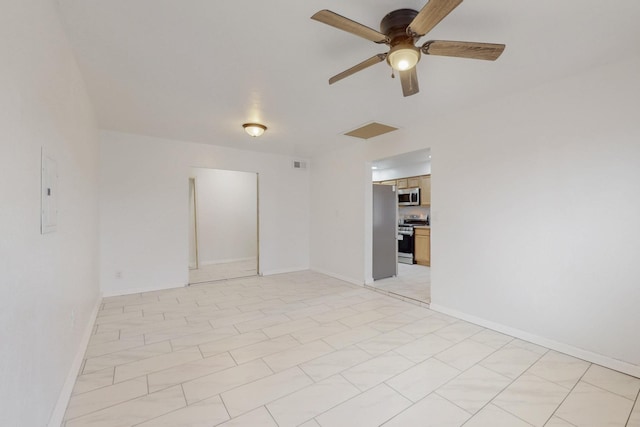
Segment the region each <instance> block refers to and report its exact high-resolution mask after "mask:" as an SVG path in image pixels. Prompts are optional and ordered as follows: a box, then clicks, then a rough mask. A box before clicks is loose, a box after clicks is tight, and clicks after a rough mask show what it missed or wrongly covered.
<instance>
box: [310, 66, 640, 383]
mask: <svg viewBox="0 0 640 427" xmlns="http://www.w3.org/2000/svg"><path fill="white" fill-rule="evenodd" d="M638 70H640V58H639V57H637V56H635V57H631V58H629V59H627V60H625V61H620V62H616V63H612V64H610V65H608V66H605V67H600V68H597V69H591V70H588V71H585V72H584V73H582V74H579V75H573V76H568V77H567V78H565V79H562V80H558V81H554V82H549V83H547V84H545V85H542V86H539V87H536V88H533V89H530V90H527V91H523V92H521V93H518V94H514V95H512V96H509V97H506V98H502V99H499V100H494V101H493V102H491V103H487V104H485V105H482V106H481V107H479V108H474V109H469V110H467V111H459V112H457V113H456V116H455V117H451V118H450V119H447V118H439V119H438V120H433V121H432V122H426V123H424V124H423V126H424V129H421V128H420V127H416V128H415V129H412V130H400V131H398V132H394V133H393V135H392V134H389V135H384V136H381V137H380V138H376V139H373V140H369V141H367V142H366V144H362V145H360V151H357V150H354V149H353V148H351V147H349V148H346V149H344V150H343V151H342V152H343V153H344V161H342V162H339V161H338V162H335V164H334V167H330V165H331V164H332V163H331V162H334V161H335V158H340V157H341V156H340V153H333V154H332V155H331V156H319V157H318V158H317V159H315V158H314V170H313V171H312V174H313V176H312V182H321V181H322V180H323V179H324V178H327V179H331V180H332V181H334V182H341V183H345V182H346V183H348V186H349V187H348V188H349V191H350V192H351V193H355V192H356V191H357V187H359V188H360V191H363V190H364V191H365V192H366V188H367V187H368V186H369V184H370V179H369V180H367V179H366V178H364V177H362V176H361V175H360V173H359V172H357V170H358V167H357V165H368V166H369V167H370V165H371V163H370V162H371V160H374V159H380V158H384V157H388V156H392V155H396V154H399V153H402V152H409V151H414V150H418V149H421V148H427V147H431V149H432V154H433V159H434V160H433V175H432V202H433V207H432V215H431V219H432V224H433V227H434V228H433V230H432V236H431V242H432V260H433V265H434V266H433V268H432V284H431V292H432V301H433V307H434V308H436V309H438V310H442V311H445V312H448V313H451V314H455V315H458V316H460V317H463V318H466V319H468V320H472V321H475V322H477V323H480V324H483V325H486V326H491V327H493V328H495V329H498V330H501V331H504V332H507V333H510V334H514V335H518V336H520V337H523V338H525V339H529V340H532V341H534V342H538V343H541V344H543V345H547V346H551V347H554V348H556V349H559V350H562V351H566V352H568V353H570V354H574V355H577V356H579V357H583V358H586V359H588V360H591V361H595V362H597V363H601V364H604V365H606V366H611V367H614V368H615V369H619V370H622V371H625V372H628V373H631V374H633V375H636V376H640V340H638V339H637V330H636V329H637V328H636V325H638V324H640V310H638V309H637V302H638V301H640V287H638V285H637V284H638V280H639V278H640V263H638V262H637V259H636V258H637V254H638V253H640V222H639V221H638V220H637V219H638V218H639V217H640V192H638V191H637V183H638V182H640V168H639V167H638V164H640V144H639V143H638V141H640V124H638V120H637V112H638V111H640V78H639V77H638V76H639V75H640V74H639V73H638ZM460 123H464V124H465V126H460V125H459V124H460ZM424 135H428V137H429V142H428V143H427V142H426V141H424V139H423V138H424ZM329 175H331V177H329ZM357 180H359V181H360V182H359V183H357V182H355V181H357ZM365 194H366V193H365ZM345 199H346V197H343V198H335V197H333V196H332V195H329V194H326V193H321V192H319V193H314V204H315V205H323V204H326V206H324V208H323V209H324V210H323V212H325V213H326V214H328V213H330V212H332V211H333V210H340V209H342V207H341V204H343V203H345V202H346V200H345ZM362 206H364V209H362ZM370 206H371V204H370V202H369V201H368V200H366V201H365V203H364V204H363V203H361V202H355V203H352V204H351V209H352V210H354V211H359V212H360V214H361V216H360V218H361V220H362V221H363V222H365V221H367V220H369V219H370ZM352 215H353V216H355V217H357V216H358V215H359V214H357V213H350V217H351V216H352ZM340 220H341V218H337V217H332V218H329V217H325V218H320V217H319V216H316V215H312V223H311V224H312V228H316V227H322V229H323V232H324V233H326V234H325V235H324V236H323V240H324V241H331V240H337V239H341V242H342V244H341V246H339V247H340V253H339V254H335V247H334V248H331V250H333V251H334V253H333V254H331V255H329V254H327V252H328V251H329V250H330V245H325V244H323V242H318V241H316V240H315V239H312V250H311V254H312V259H311V262H312V265H314V264H315V263H317V262H318V261H317V260H318V259H321V260H324V259H323V258H326V257H328V256H331V257H332V260H333V262H332V263H331V264H329V263H327V264H326V265H327V268H326V271H328V272H334V273H337V274H338V275H339V274H342V273H343V272H344V271H345V270H346V269H347V268H350V269H351V271H353V273H352V274H353V275H354V277H353V279H354V281H363V280H366V273H365V274H362V275H360V276H356V274H357V271H358V268H357V267H354V266H351V265H350V264H351V263H353V262H354V260H355V261H357V260H358V259H359V256H358V255H357V254H356V252H358V251H357V249H358V247H360V248H362V249H360V250H361V252H362V253H364V255H363V256H364V257H365V259H366V258H367V257H370V251H371V248H370V244H369V243H368V242H367V240H366V239H365V238H364V236H363V233H362V231H361V230H359V229H357V228H354V229H353V230H350V229H347V228H345V227H342V226H340V224H339V222H340ZM356 221H357V219H355V218H354V219H351V222H352V223H354V224H355V222H356ZM365 234H366V233H365ZM340 255H349V257H346V256H345V257H343V258H342V260H340ZM363 265H364V263H363ZM365 269H366V268H365Z"/></svg>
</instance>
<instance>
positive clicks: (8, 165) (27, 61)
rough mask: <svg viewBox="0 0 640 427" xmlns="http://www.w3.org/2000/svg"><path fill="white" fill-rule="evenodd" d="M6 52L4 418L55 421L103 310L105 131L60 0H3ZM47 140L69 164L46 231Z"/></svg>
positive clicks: (2, 82)
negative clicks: (61, 16)
mask: <svg viewBox="0 0 640 427" xmlns="http://www.w3.org/2000/svg"><path fill="white" fill-rule="evenodd" d="M0 52H2V66H0V128H1V129H2V142H1V143H0V195H1V196H0V197H1V199H0V200H1V201H0V236H1V238H0V283H1V284H2V285H1V286H0V325H1V327H0V343H1V345H2V350H1V351H0V378H1V379H2V380H1V381H0V425H2V426H45V425H47V423H48V421H49V420H50V419H52V420H53V421H55V420H58V421H59V420H60V417H61V415H62V411H64V407H63V406H62V405H61V406H58V409H59V411H57V412H55V413H54V408H55V407H56V402H57V401H58V400H59V399H60V401H61V402H63V403H64V402H66V400H65V396H64V395H65V393H66V397H68V395H69V394H70V393H71V386H72V385H73V380H75V374H76V373H77V369H78V368H79V367H80V362H81V360H82V354H83V351H84V344H83V343H84V339H85V337H87V336H88V335H87V333H89V332H90V331H91V329H90V327H91V326H92V325H91V324H90V322H91V321H92V320H93V319H92V313H93V310H94V309H95V308H97V302H98V293H99V291H98V198H97V193H98V192H97V189H98V172H97V171H98V137H97V131H96V127H95V121H94V117H93V110H92V107H91V105H90V103H89V100H88V96H87V93H86V90H85V86H84V82H83V79H82V77H81V75H80V72H79V70H78V68H77V65H76V62H75V59H74V57H73V54H72V52H71V49H70V46H69V44H68V41H67V39H66V37H65V35H64V32H63V30H62V28H61V25H60V22H59V20H58V16H57V13H56V11H55V9H54V2H50V1H24V0H7V1H3V2H2V13H0ZM42 147H44V148H45V149H46V150H47V151H48V152H49V153H50V155H52V156H53V158H54V159H55V161H56V163H57V170H58V192H57V197H58V198H57V200H58V215H57V222H58V224H57V230H56V231H55V232H53V233H49V234H44V235H42V234H40V191H41V188H40V167H41V160H40V159H41V156H40V151H41V148H42ZM72 367H74V368H75V370H74V369H72ZM67 380H68V381H67ZM52 414H53V415H52ZM52 417H53V418H52Z"/></svg>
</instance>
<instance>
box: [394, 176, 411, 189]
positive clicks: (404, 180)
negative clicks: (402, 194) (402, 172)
mask: <svg viewBox="0 0 640 427" xmlns="http://www.w3.org/2000/svg"><path fill="white" fill-rule="evenodd" d="M408 181H409V180H408V179H407V178H402V179H398V180H396V182H397V184H396V185H397V186H398V190H401V189H403V188H409V183H408Z"/></svg>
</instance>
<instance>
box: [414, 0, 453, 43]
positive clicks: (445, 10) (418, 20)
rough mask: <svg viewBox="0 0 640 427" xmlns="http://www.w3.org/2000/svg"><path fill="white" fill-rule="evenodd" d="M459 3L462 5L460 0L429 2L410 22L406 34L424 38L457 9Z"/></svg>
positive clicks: (433, 0) (432, 0)
mask: <svg viewBox="0 0 640 427" xmlns="http://www.w3.org/2000/svg"><path fill="white" fill-rule="evenodd" d="M460 3H462V0H429V2H428V3H427V4H425V5H424V7H423V8H422V10H420V12H418V15H416V17H415V18H413V21H411V24H409V26H408V27H407V33H408V34H410V35H412V36H413V37H422V36H424V35H425V34H427V33H428V32H429V31H431V30H432V29H433V27H435V26H436V25H438V23H439V22H440V21H442V20H443V19H444V18H445V17H446V16H447V15H448V14H450V13H451V12H452V11H453V9H455V8H456V7H458V5H460Z"/></svg>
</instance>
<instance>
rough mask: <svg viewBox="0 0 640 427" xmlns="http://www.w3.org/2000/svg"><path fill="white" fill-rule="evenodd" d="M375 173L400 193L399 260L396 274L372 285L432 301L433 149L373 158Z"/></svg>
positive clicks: (378, 182) (378, 181)
mask: <svg viewBox="0 0 640 427" xmlns="http://www.w3.org/2000/svg"><path fill="white" fill-rule="evenodd" d="M371 175H372V181H373V184H374V185H393V186H395V188H396V193H398V206H397V221H396V223H395V224H394V226H395V227H396V235H397V243H398V244H397V255H398V258H397V259H398V261H399V262H398V269H397V271H398V273H397V276H396V277H390V278H386V279H380V280H374V281H373V283H372V284H370V285H368V286H370V287H372V288H375V289H376V290H380V291H384V292H387V293H391V294H395V295H398V296H401V297H404V298H409V299H412V300H416V301H418V302H421V303H427V304H428V303H430V302H431V150H430V149H424V150H419V151H413V152H410V153H405V154H401V155H398V156H393V157H388V158H384V159H380V160H376V161H374V162H372V171H371ZM374 209H375V206H374ZM374 215H375V212H374ZM374 244H375V242H374ZM373 263H375V259H374V260H373V261H372V264H373Z"/></svg>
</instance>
